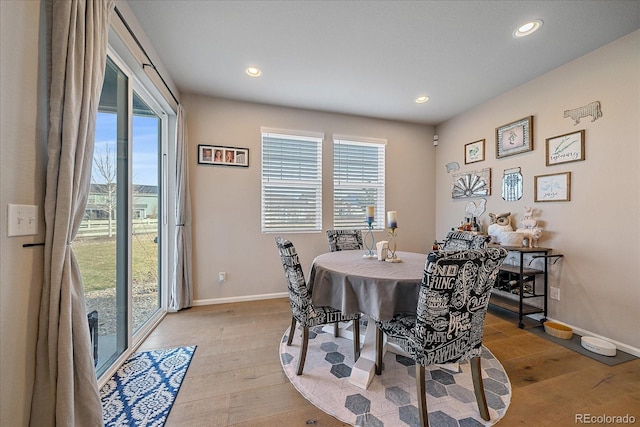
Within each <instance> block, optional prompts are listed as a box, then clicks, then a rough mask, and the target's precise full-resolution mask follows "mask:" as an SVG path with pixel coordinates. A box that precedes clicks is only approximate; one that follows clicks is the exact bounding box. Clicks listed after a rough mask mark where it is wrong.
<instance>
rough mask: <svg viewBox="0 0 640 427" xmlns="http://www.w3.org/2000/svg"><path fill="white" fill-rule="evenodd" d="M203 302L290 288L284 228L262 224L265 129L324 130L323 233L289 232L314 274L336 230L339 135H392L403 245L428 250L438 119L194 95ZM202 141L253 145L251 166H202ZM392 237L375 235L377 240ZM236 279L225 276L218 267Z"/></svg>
mask: <svg viewBox="0 0 640 427" xmlns="http://www.w3.org/2000/svg"><path fill="white" fill-rule="evenodd" d="M183 102H184V105H185V109H186V112H187V124H188V126H187V127H188V132H189V145H190V150H189V153H190V156H191V158H190V164H189V167H190V168H191V169H190V178H191V200H192V206H193V233H194V239H193V241H194V246H193V254H194V255H193V262H194V264H193V265H194V282H195V292H194V294H195V299H196V300H198V302H199V303H206V302H213V301H212V300H215V301H219V300H220V299H222V300H224V299H229V300H238V299H243V298H255V297H256V296H263V295H269V294H282V293H284V292H286V283H285V278H284V273H283V271H282V266H281V265H280V259H279V257H278V254H277V250H276V247H275V242H274V239H275V236H276V235H275V234H262V233H261V230H260V155H261V154H260V153H261V150H260V144H261V142H260V127H261V126H264V127H269V128H278V129H290V130H302V131H312V132H323V133H324V134H325V141H324V144H323V148H322V149H323V232H322V233H299V234H291V233H283V236H285V237H286V238H289V239H291V240H292V241H293V242H294V244H295V245H296V248H297V249H298V253H299V254H300V257H301V260H302V262H303V268H304V271H305V274H308V272H309V268H310V265H311V261H312V260H313V258H314V257H315V256H316V255H319V254H321V253H323V252H326V251H327V250H328V247H327V240H326V235H325V234H324V230H327V229H329V228H332V207H333V206H332V205H333V203H332V185H333V184H332V168H333V161H332V150H333V144H332V135H333V134H337V135H349V136H356V137H368V138H382V139H387V140H388V144H387V148H386V159H387V164H386V174H387V176H386V179H387V187H386V205H387V209H389V210H397V211H398V222H399V225H400V228H399V230H398V234H399V237H398V239H399V243H398V244H399V250H409V251H420V252H426V251H427V249H428V248H429V247H430V246H431V243H432V240H433V238H434V231H433V224H434V221H435V208H434V206H433V203H432V202H431V201H432V200H433V199H434V197H435V187H434V179H433V176H434V173H433V168H434V164H435V163H434V160H435V150H434V147H433V144H432V142H431V141H433V129H432V128H431V127H429V126H420V125H415V124H407V123H399V122H393V121H387V120H376V119H369V118H362V117H353V116H345V115H339V114H330V113H322V112H315V111H306V110H296V109H290V108H282V107H273V106H266V105H260V104H252V103H245V102H236V101H228V100H220V99H214V98H208V97H203V96H197V95H186V96H184V97H183ZM198 144H212V145H226V146H234V147H243V148H249V155H250V156H249V167H248V168H234V167H224V166H200V165H197V158H196V150H197V148H196V147H197V145H198ZM382 238H385V234H384V232H379V233H376V241H378V240H380V239H382ZM219 271H225V272H226V273H227V277H228V280H227V282H225V283H223V284H219V283H218V272H219Z"/></svg>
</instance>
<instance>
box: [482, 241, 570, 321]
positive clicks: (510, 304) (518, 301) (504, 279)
mask: <svg viewBox="0 0 640 427" xmlns="http://www.w3.org/2000/svg"><path fill="white" fill-rule="evenodd" d="M503 247H504V248H505V249H507V250H508V251H512V252H518V253H519V255H520V262H519V264H518V265H510V264H503V265H502V266H501V267H500V275H499V276H498V279H497V281H496V285H495V286H494V290H493V292H492V294H491V299H490V300H489V303H490V304H493V305H495V306H497V307H501V308H503V309H505V310H509V311H512V312H514V313H518V327H519V328H524V323H523V321H522V318H523V316H526V315H529V314H536V313H543V317H542V319H540V321H541V322H544V321H546V320H547V291H548V269H547V268H548V260H549V259H550V258H555V260H554V262H553V263H554V264H555V263H556V262H558V259H559V258H562V256H563V255H549V252H551V249H549V248H521V247H516V246H503ZM525 254H534V255H533V256H532V260H531V262H533V260H534V259H537V258H544V269H543V270H540V269H537V268H530V267H528V266H525V265H524V255H525ZM531 262H529V264H531ZM540 274H541V275H543V278H544V288H543V291H542V293H540V294H538V293H536V276H538V275H540ZM514 290H515V291H516V292H515V293H514V292H513V291H514ZM528 298H542V301H543V303H542V305H543V308H540V307H536V306H533V305H531V304H527V303H525V302H524V300H526V299H528Z"/></svg>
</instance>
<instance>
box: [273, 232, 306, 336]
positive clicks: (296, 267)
mask: <svg viewBox="0 0 640 427" xmlns="http://www.w3.org/2000/svg"><path fill="white" fill-rule="evenodd" d="M276 246H278V252H279V253H280V260H281V261H282V267H283V268H284V274H285V276H287V288H288V290H289V302H290V303H291V313H292V314H293V317H295V318H296V320H298V321H299V322H301V323H302V324H305V323H306V320H307V318H306V317H307V313H308V312H309V308H310V307H309V306H310V305H311V294H310V293H309V289H307V284H306V282H305V280H304V272H303V271H302V265H301V264H300V259H299V258H298V252H297V251H296V248H295V246H293V243H291V242H290V241H289V240H286V239H283V238H282V237H280V236H278V237H276Z"/></svg>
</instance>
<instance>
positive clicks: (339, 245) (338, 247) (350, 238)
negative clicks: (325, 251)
mask: <svg viewBox="0 0 640 427" xmlns="http://www.w3.org/2000/svg"><path fill="white" fill-rule="evenodd" d="M327 240H328V241H329V251H330V252H336V251H349V250H354V249H364V245H363V243H362V231H360V230H327Z"/></svg>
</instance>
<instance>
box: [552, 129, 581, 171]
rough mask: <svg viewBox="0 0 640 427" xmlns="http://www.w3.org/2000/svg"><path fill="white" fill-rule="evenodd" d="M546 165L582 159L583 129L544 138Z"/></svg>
mask: <svg viewBox="0 0 640 427" xmlns="http://www.w3.org/2000/svg"><path fill="white" fill-rule="evenodd" d="M546 159H547V166H551V165H558V164H560V163H570V162H579V161H581V160H584V129H583V130H579V131H576V132H571V133H565V134H564V135H559V136H554V137H553V138H547V139H546Z"/></svg>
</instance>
